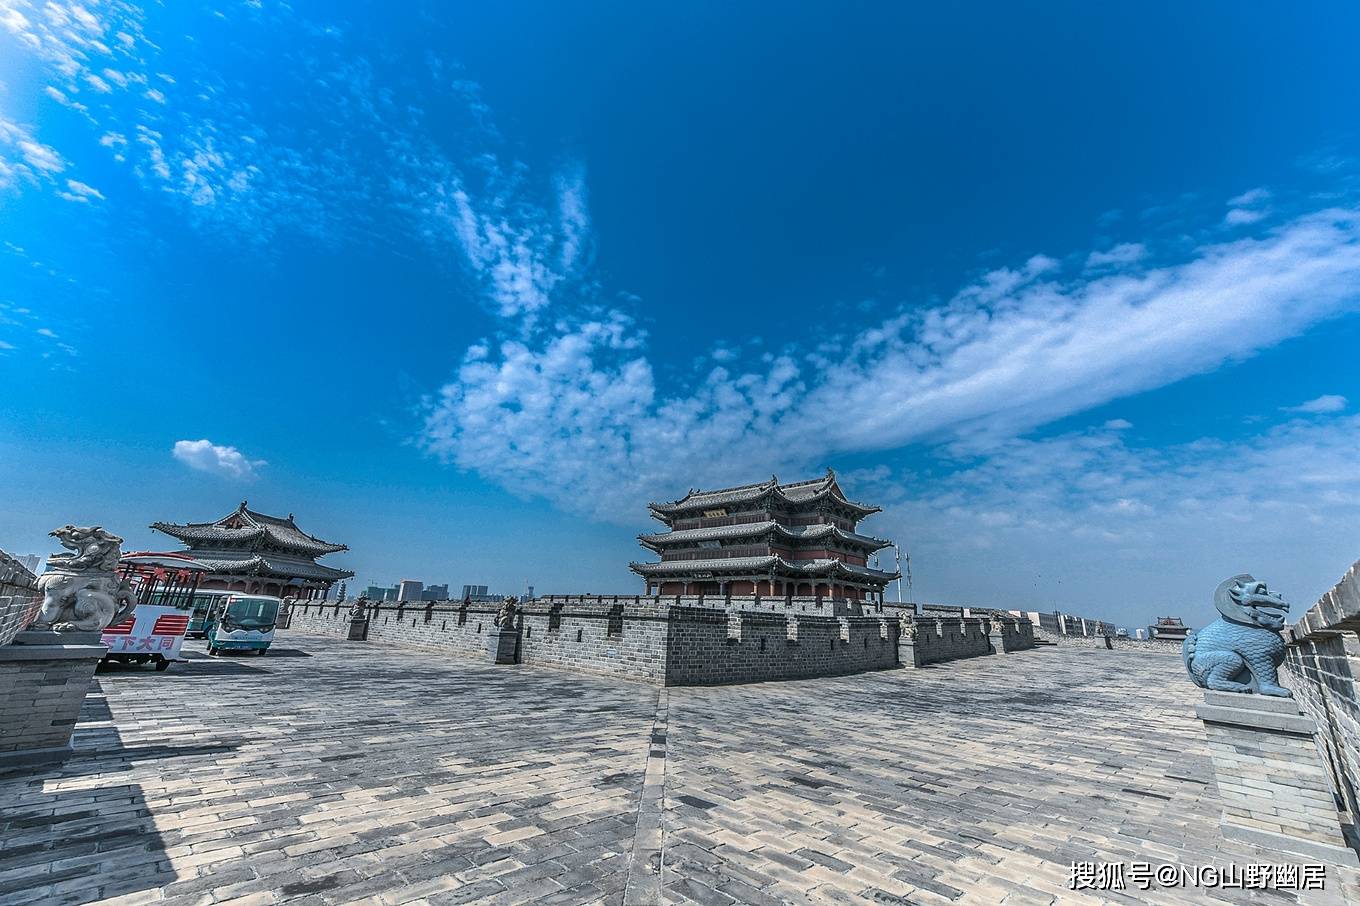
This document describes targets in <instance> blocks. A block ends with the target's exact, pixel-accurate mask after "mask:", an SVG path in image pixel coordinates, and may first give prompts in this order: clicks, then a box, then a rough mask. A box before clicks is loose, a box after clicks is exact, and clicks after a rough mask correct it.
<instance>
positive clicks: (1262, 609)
mask: <svg viewBox="0 0 1360 906" xmlns="http://www.w3.org/2000/svg"><path fill="white" fill-rule="evenodd" d="M1214 607H1216V608H1217V609H1218V612H1219V613H1220V614H1222V616H1221V617H1219V618H1218V619H1217V620H1215V621H1214V622H1212V623H1210V624H1209V625H1208V626H1205V627H1204V628H1203V629H1200V630H1198V631H1196V632H1192V633H1190V635H1188V636H1186V639H1185V643H1184V644H1183V645H1182V647H1181V655H1182V657H1183V659H1184V660H1185V669H1186V670H1187V671H1189V673H1190V679H1191V680H1193V681H1194V683H1195V685H1196V686H1199V687H1200V688H1202V689H1211V690H1213V691H1215V692H1244V693H1257V694H1260V695H1275V696H1280V697H1282V698H1292V697H1293V695H1294V693H1292V692H1290V691H1289V690H1288V689H1286V688H1285V687H1284V686H1281V685H1280V684H1279V669H1280V665H1281V664H1282V663H1284V653H1285V643H1284V639H1283V638H1281V637H1280V630H1281V629H1282V628H1283V627H1284V623H1285V615H1286V614H1287V613H1288V612H1289V604H1288V603H1286V602H1285V600H1284V598H1282V597H1281V596H1280V595H1278V594H1275V593H1274V592H1272V591H1270V589H1268V588H1267V587H1266V583H1264V582H1261V581H1259V580H1258V579H1256V578H1255V577H1253V576H1249V575H1241V576H1233V577H1232V578H1231V579H1227V580H1225V581H1224V582H1222V583H1221V584H1220V585H1219V586H1218V589H1217V590H1216V591H1215V592H1214Z"/></svg>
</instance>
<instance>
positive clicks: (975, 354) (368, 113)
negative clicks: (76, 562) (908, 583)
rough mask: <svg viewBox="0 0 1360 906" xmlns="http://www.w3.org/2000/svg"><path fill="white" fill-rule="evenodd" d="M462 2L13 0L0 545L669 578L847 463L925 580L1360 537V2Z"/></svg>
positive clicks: (1, 350)
mask: <svg viewBox="0 0 1360 906" xmlns="http://www.w3.org/2000/svg"><path fill="white" fill-rule="evenodd" d="M446 6H447V5H446V4H428V5H425V6H416V5H412V6H410V7H407V8H405V9H406V11H405V12H403V13H402V14H400V15H396V14H393V13H391V12H390V11H378V10H377V9H376V8H374V7H371V6H368V5H359V4H333V3H328V4H301V3H299V4H295V5H292V6H288V5H281V4H275V3H269V2H258V3H253V2H246V3H221V4H216V5H212V4H208V5H200V4H196V3H194V4H180V3H176V4H169V5H167V7H162V6H159V5H151V4H148V5H146V6H141V5H138V4H134V3H127V2H119V3H108V4H96V3H91V4H87V5H84V6H77V5H67V4H61V3H50V4H49V3H42V4H38V3H29V2H23V0H10V2H4V3H0V86H2V87H0V381H3V389H4V392H3V394H0V486H3V487H6V488H8V489H9V490H10V493H8V494H6V495H5V506H4V507H0V547H4V548H5V549H6V550H9V551H11V552H15V553H27V552H29V551H47V550H50V541H49V540H48V539H47V538H46V537H45V533H46V531H47V530H48V529H50V528H51V527H53V526H55V525H58V524H62V523H65V522H68V521H76V522H97V523H102V524H104V525H106V526H108V527H110V528H112V529H114V530H116V531H118V532H120V533H122V534H124V536H125V537H126V538H127V539H128V545H129V546H131V547H150V546H160V547H165V546H168V545H169V539H166V538H164V537H156V536H154V535H153V534H152V533H151V532H150V531H149V530H148V529H147V528H146V525H147V524H148V523H150V522H151V521H153V520H157V519H166V520H177V521H184V520H203V519H209V518H214V517H216V516H219V515H221V514H223V513H225V512H227V511H228V510H230V509H231V508H233V507H234V506H235V505H236V503H237V502H239V501H240V500H241V499H242V498H248V499H249V500H250V502H251V505H252V506H254V507H256V508H259V509H262V510H265V511H267V512H279V513H284V512H289V511H292V512H295V513H296V514H297V516H298V520H299V522H300V524H302V526H303V527H304V528H307V529H309V530H311V531H314V532H316V533H318V534H321V535H323V536H326V537H329V538H333V539H336V540H340V541H344V542H346V543H348V544H349V545H350V546H351V548H352V551H351V552H350V553H349V554H347V555H344V556H341V557H335V558H332V559H333V560H334V561H335V562H337V563H342V564H344V565H347V566H348V567H349V568H352V569H355V570H356V571H357V572H358V574H359V579H360V580H361V581H364V582H367V581H384V582H392V581H395V580H397V579H399V578H402V577H419V578H423V579H425V580H427V581H440V582H443V581H448V582H450V583H452V584H454V585H460V584H463V583H473V582H476V583H479V584H483V583H485V584H490V585H492V586H493V587H495V588H498V589H501V590H506V591H512V590H518V589H519V588H522V586H523V585H524V584H525V582H526V581H527V582H530V583H532V584H534V585H535V586H536V587H537V588H538V589H539V590H547V591H570V592H614V591H635V590H637V588H638V587H639V582H638V580H637V579H636V578H635V577H634V576H632V575H631V574H630V573H629V572H628V571H627V562H628V561H629V560H630V559H636V558H640V557H641V556H642V554H643V552H642V551H641V550H640V549H639V548H638V547H637V545H636V542H635V540H634V535H635V534H636V533H637V532H639V531H643V530H648V529H649V528H650V527H651V526H650V525H649V524H648V523H649V520H648V519H647V517H646V506H645V505H646V502H647V501H648V500H649V499H671V498H673V497H677V496H680V495H683V494H684V493H685V491H686V490H687V489H688V488H689V487H691V486H699V487H704V486H715V485H722V484H736V483H742V482H745V481H752V480H759V479H761V478H763V477H766V476H768V475H769V474H771V473H778V474H779V475H780V476H781V477H782V478H785V479H789V480H792V479H796V478H800V477H808V476H812V475H816V474H820V472H821V471H822V470H824V469H825V468H826V467H827V466H834V467H835V468H836V469H837V470H838V472H840V473H841V474H842V475H843V478H844V484H845V485H846V487H847V489H848V490H849V491H850V493H851V494H852V495H853V496H856V497H858V498H860V499H863V500H867V501H870V502H874V503H877V504H880V505H882V506H884V507H885V512H884V513H882V514H881V515H879V516H876V517H874V519H873V521H872V522H870V523H868V524H866V528H867V529H869V530H871V531H873V532H875V533H876V534H879V535H883V536H886V537H892V538H896V539H898V540H900V541H902V542H903V544H904V545H905V546H906V547H908V548H909V549H910V551H911V554H912V558H913V566H914V574H915V578H916V593H917V596H918V597H919V598H923V599H926V600H935V601H945V602H956V603H973V604H988V605H994V606H1005V607H1022V606H1023V607H1025V608H1028V609H1035V608H1037V609H1051V608H1052V607H1055V606H1058V607H1063V608H1066V609H1074V610H1078V611H1086V612H1091V613H1095V614H1098V615H1100V616H1104V617H1107V618H1110V619H1114V620H1117V621H1118V622H1121V623H1124V624H1128V625H1140V624H1144V623H1146V622H1147V621H1148V620H1149V619H1151V618H1152V617H1154V616H1156V615H1157V614H1160V613H1179V614H1183V615H1185V616H1186V617H1187V618H1189V619H1190V620H1192V621H1199V622H1202V621H1203V620H1204V619H1206V618H1207V617H1208V615H1209V613H1210V606H1209V603H1208V601H1209V597H1210V594H1211V591H1212V588H1213V587H1214V585H1215V584H1216V583H1217V581H1219V580H1220V579H1222V578H1223V577H1226V576H1228V575H1231V574H1234V573H1236V572H1241V571H1252V572H1255V573H1256V574H1258V575H1260V576H1263V577H1265V578H1267V579H1269V580H1271V581H1273V582H1275V583H1276V584H1278V585H1279V587H1280V588H1281V589H1282V590H1283V591H1284V592H1285V594H1286V595H1287V596H1289V597H1290V598H1291V599H1293V600H1294V601H1295V602H1296V608H1297V609H1298V610H1300V611H1301V610H1302V609H1304V608H1305V607H1306V606H1308V605H1309V604H1310V603H1311V602H1312V600H1314V599H1315V598H1316V597H1317V595H1318V594H1319V593H1320V592H1321V591H1323V590H1325V588H1327V587H1329V586H1330V584H1331V582H1332V581H1333V580H1334V579H1335V578H1336V577H1338V576H1339V575H1340V574H1341V573H1342V571H1343V570H1344V569H1345V568H1346V567H1347V566H1349V564H1350V563H1351V562H1352V561H1353V560H1354V559H1355V557H1356V556H1357V555H1360V529H1357V528H1356V526H1357V525H1360V519H1357V516H1360V512H1358V511H1360V503H1357V501H1360V493H1358V492H1360V465H1357V458H1356V454H1355V450H1356V449H1357V440H1360V418H1358V417H1357V414H1356V412H1357V409H1356V407H1357V404H1358V403H1360V369H1357V367H1356V366H1355V364H1354V361H1353V359H1354V350H1355V349H1356V348H1357V341H1360V315H1357V308H1358V307H1360V291H1358V290H1357V287H1360V207H1357V204H1358V203H1360V202H1358V199H1357V188H1360V182H1358V181H1357V174H1360V161H1358V160H1357V150H1358V147H1357V136H1356V131H1355V124H1356V123H1357V122H1360V119H1358V118H1357V113H1360V109H1358V108H1360V98H1358V97H1357V89H1356V87H1355V86H1357V85H1360V71H1358V70H1360V60H1357V58H1356V56H1355V54H1354V53H1352V52H1351V47H1350V46H1349V44H1348V42H1347V36H1348V35H1353V34H1354V33H1355V26H1356V25H1357V24H1360V23H1357V22H1356V21H1355V19H1356V18H1360V14H1357V13H1356V12H1355V11H1354V9H1353V8H1350V7H1347V6H1344V5H1335V6H1327V5H1321V4H1319V5H1306V6H1303V7H1297V6H1296V7H1292V8H1290V9H1288V10H1285V9H1284V8H1278V9H1271V8H1266V7H1263V6H1252V7H1242V6H1240V5H1229V4H1220V5H1215V4H1195V5H1192V6H1187V5H1172V4H1160V5H1159V4H1137V5H1133V4H1129V5H1126V6H1121V7H1119V8H1116V9H1111V8H1108V6H1107V5H1094V4H1075V3H1073V4H1058V3H1053V4H1046V5H1044V6H1042V7H1033V6H1027V7H1013V6H1012V5H1003V4H996V5H990V6H975V7H970V8H967V9H958V10H953V9H938V10H916V9H910V8H908V7H906V6H905V5H902V4H883V5H872V4H862V5H856V6H855V7H854V9H852V10H848V11H847V10H843V9H838V8H836V7H835V6H832V5H822V6H816V5H811V4H805V5H801V6H798V7H796V8H792V9H786V10H784V11H783V12H781V15H780V16H778V17H772V16H770V15H768V12H767V11H768V7H764V6H762V5H759V4H750V5H747V6H745V7H740V8H733V6H732V5H731V4H687V5H685V7H684V8H683V9H656V10H647V9H642V8H638V7H636V6H635V5H625V4H603V3H600V4H577V5H574V7H573V8H566V7H564V6H563V5H561V4H516V3H505V4H483V5H480V6H478V7H476V8H471V7H469V8H462V9H455V10H453V11H450V10H448V9H446V8H445V7H446Z"/></svg>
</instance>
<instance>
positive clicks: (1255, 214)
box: [1223, 208, 1266, 226]
mask: <svg viewBox="0 0 1360 906" xmlns="http://www.w3.org/2000/svg"><path fill="white" fill-rule="evenodd" d="M1265 216H1266V212H1265V211H1252V210H1248V209H1246V208H1233V209H1232V210H1231V211H1229V212H1228V213H1227V214H1224V215H1223V222H1224V223H1226V224H1227V225H1228V226H1246V225H1247V224H1250V223H1256V222H1257V221H1258V220H1262V219H1264V218H1265Z"/></svg>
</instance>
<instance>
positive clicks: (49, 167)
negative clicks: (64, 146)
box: [0, 116, 66, 190]
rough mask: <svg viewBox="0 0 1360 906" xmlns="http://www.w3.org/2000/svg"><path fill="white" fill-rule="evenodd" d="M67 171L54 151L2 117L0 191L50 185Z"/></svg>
mask: <svg viewBox="0 0 1360 906" xmlns="http://www.w3.org/2000/svg"><path fill="white" fill-rule="evenodd" d="M65 169H66V161H64V160H62V157H61V155H60V154H58V153H57V150H56V149H55V148H52V147H49V146H48V145H44V144H43V143H42V142H40V141H38V140H37V139H36V138H34V136H33V133H32V131H31V130H30V129H29V127H27V126H24V125H22V124H20V123H16V122H13V121H11V120H7V119H5V118H4V117H3V116H0V190H3V189H16V188H22V187H23V186H24V185H39V184H42V183H44V182H46V183H51V182H53V178H54V177H55V176H56V174H58V173H60V172H61V171H63V170H65Z"/></svg>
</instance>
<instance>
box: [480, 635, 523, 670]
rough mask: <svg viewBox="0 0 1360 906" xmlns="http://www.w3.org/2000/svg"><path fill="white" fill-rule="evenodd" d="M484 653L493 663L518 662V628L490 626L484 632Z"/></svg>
mask: <svg viewBox="0 0 1360 906" xmlns="http://www.w3.org/2000/svg"><path fill="white" fill-rule="evenodd" d="M486 654H487V657H488V658H490V660H491V663H493V664H518V663H519V630H518V629H497V628H495V627H492V629H491V631H490V632H488V633H487V634H486Z"/></svg>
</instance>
